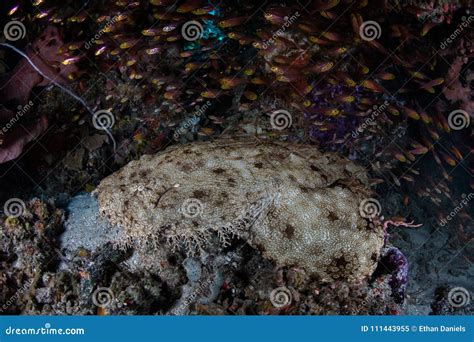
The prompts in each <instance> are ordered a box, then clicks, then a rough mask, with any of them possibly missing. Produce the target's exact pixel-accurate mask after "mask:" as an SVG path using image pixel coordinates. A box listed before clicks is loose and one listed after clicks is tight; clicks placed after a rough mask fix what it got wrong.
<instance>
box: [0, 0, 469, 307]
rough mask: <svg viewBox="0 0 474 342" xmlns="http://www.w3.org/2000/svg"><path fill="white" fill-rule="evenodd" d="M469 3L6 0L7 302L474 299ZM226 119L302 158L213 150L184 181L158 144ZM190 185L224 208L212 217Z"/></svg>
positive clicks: (202, 135)
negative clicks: (368, 204) (364, 212)
mask: <svg viewBox="0 0 474 342" xmlns="http://www.w3.org/2000/svg"><path fill="white" fill-rule="evenodd" d="M472 13H473V8H472V3H471V2H469V1H462V0H460V1H458V0H455V1H454V0H453V1H446V0H439V1H378V0H377V1H375V0H369V1H352V0H341V1H338V0H330V1H322V0H321V1H320V0H315V1H263V2H254V1H246V0H237V1H219V2H218V1H199V0H197V1H195V0H188V1H186V0H179V1H170V0H150V1H132V0H130V1H128V0H125V1H108V0H98V1H57V0H41V1H32V2H16V1H4V2H2V3H1V4H0V20H1V25H0V26H1V28H3V36H2V37H0V47H1V49H0V204H1V206H0V314H1V315H9V314H12V315H399V314H408V315H428V314H430V315H472V314H473V312H474V300H473V298H472V295H473V294H474V285H473V284H474V281H473V280H474V266H473V253H474V239H473V236H474V234H473V233H474V227H473V225H472V218H471V216H472V209H471V208H472V202H471V200H472V198H473V192H472V190H473V189H474V182H473V179H474V178H473V174H474V173H473V168H472V165H473V164H472V151H473V149H472V141H473V140H472V137H473V130H472V123H471V121H472V118H473V117H474V116H473V115H474V114H473V108H474V107H473V104H474V100H473V80H474V66H473V64H472V58H473V56H474V48H473V44H472V42H473V38H474V31H473V29H472V23H473V22H474V16H473V15H472ZM196 23H197V24H196ZM188 24H192V25H191V30H190V31H189V32H188V31H186V30H185V28H186V27H188V26H189V25H188ZM367 26H369V30H367V32H366V31H365V30H364V28H365V27H367ZM10 28H13V30H10ZM196 30H197V31H196ZM196 32H197V33H196ZM15 49H16V50H17V51H15ZM99 114H100V115H99ZM223 138H225V139H227V138H231V139H238V140H239V141H243V142H244V143H245V144H253V145H254V146H255V151H256V150H258V146H263V145H265V144H275V145H277V146H288V145H291V146H297V145H298V146H299V145H302V146H305V147H304V148H305V149H307V150H305V152H304V153H302V154H303V155H304V156H306V157H308V156H315V157H314V158H313V159H314V161H315V163H314V164H311V165H309V168H310V170H307V167H308V165H306V164H305V162H307V160H306V161H305V162H302V161H301V160H300V156H298V155H297V154H285V153H286V150H287V149H286V148H282V150H281V151H279V150H278V149H275V150H271V152H269V153H268V156H267V160H265V162H264V163H261V162H260V161H258V160H256V159H255V160H254V159H253V158H254V157H255V156H254V155H253V154H252V153H248V151H247V152H245V153H243V152H242V151H240V152H235V153H234V152H232V151H230V152H229V151H226V153H224V154H222V156H221V157H220V158H215V160H211V159H210V160H211V161H212V162H211V163H210V164H209V165H210V166H212V168H211V167H209V168H208V169H207V170H206V172H204V173H203V174H202V175H200V176H199V177H197V178H190V177H187V176H188V173H190V172H195V171H196V168H202V167H203V166H206V165H205V163H204V162H202V161H207V159H206V156H203V157H200V158H196V155H197V153H196V151H194V152H193V153H191V155H190V156H182V157H180V158H177V159H178V162H180V164H181V165H176V164H178V163H176V160H175V161H174V162H173V163H174V164H173V167H166V168H165V167H163V165H162V164H159V163H158V162H156V163H155V162H153V163H152V162H151V161H152V160H154V159H153V158H154V157H153V156H157V155H158V156H159V155H162V156H164V157H163V158H165V159H166V153H167V151H170V150H176V149H178V150H179V149H181V148H182V146H192V147H190V149H194V148H199V147H196V146H202V145H201V144H209V145H210V146H214V145H212V144H214V143H215V142H218V141H221V139H223ZM211 150H214V148H213V147H212V148H211ZM227 152H228V153H227ZM208 154H212V153H208ZM144 156H145V157H144ZM330 156H332V157H330ZM140 158H142V159H140ZM157 158H158V159H159V158H160V157H157ZM171 159H173V158H171V157H170V160H169V162H171ZM200 159H201V160H200ZM139 160H142V162H143V163H145V167H141V168H139V169H138V170H137V172H136V174H134V175H133V176H132V173H133V172H129V171H124V170H128V169H127V166H126V165H127V164H128V163H129V162H132V163H135V164H133V165H137V164H138V163H140V162H139ZM146 160H148V161H149V168H151V170H147V171H146V170H145V169H146V168H147V167H146V165H147V164H146V163H147V162H146ZM229 160H230V161H229ZM281 160H285V163H280V161H281ZM200 163H202V164H200ZM213 163H214V164H213ZM247 164H252V166H251V168H252V170H251V171H249V167H248V165H247ZM209 165H207V166H209ZM229 165H231V166H232V168H230V167H229ZM268 165H272V166H273V167H274V170H273V171H272V172H268V173H264V172H260V171H258V170H265V168H266V167H267V166H268ZM334 165H337V166H334ZM341 165H342V166H341ZM347 165H349V166H347ZM275 167H276V168H275ZM359 168H360V170H363V171H360V172H355V171H354V170H359ZM229 169H232V172H230V176H229V175H227V173H226V172H228V171H229ZM257 169H258V170H257ZM236 170H240V171H239V172H242V174H238V172H237V171H236ZM275 170H277V171H276V172H275ZM144 171H146V172H144ZM309 171H311V172H313V173H312V174H311V176H308V174H309V173H308V172H309ZM111 175H112V176H111ZM114 175H116V177H119V176H117V175H122V178H123V179H122V178H120V180H119V181H117V182H115V181H114V182H110V181H109V180H110V177H114ZM162 175H165V176H166V177H162ZM249 175H253V176H255V177H257V176H258V177H257V178H258V179H259V181H258V183H255V184H252V182H249V181H248V179H250V178H251V177H250V178H247V177H248V176H249ZM174 176H176V177H175V178H176V179H179V183H178V182H177V181H176V182H173V181H171V180H170V179H173V178H174ZM178 176H179V177H178ZM224 176H225V177H224ZM108 179H109V180H108ZM163 179H166V180H167V181H166V182H163V183H160V182H161V181H162V180H163ZM252 181H253V180H252ZM224 183H225V184H224ZM111 184H112V185H111ZM295 184H298V187H297V188H296V189H295V188H294V185H295ZM162 188H163V189H162ZM229 188H232V189H229ZM104 189H105V190H104ZM174 189H177V190H176V191H174ZM222 190H225V191H222ZM101 191H104V193H105V195H104V194H102V195H101ZM97 192H99V194H97ZM224 192H225V194H223V193H224ZM214 193H218V194H219V196H222V198H221V197H218V196H214V195H213V194H214ZM150 194H151V195H150ZM181 194H183V195H182V196H184V197H182V196H181ZM267 194H269V196H267ZM211 195H212V196H211ZM180 196H181V197H180ZM206 196H207V197H206ZM338 196H339V197H338ZM211 197H212V198H211ZM335 198H339V199H340V200H339V202H338V201H337V200H335ZM367 198H369V199H371V200H374V201H373V203H375V204H376V206H375V209H374V208H372V209H374V210H375V211H376V215H374V216H372V215H369V216H370V217H362V218H361V217H360V215H359V210H358V208H357V205H359V204H360V203H359V202H361V201H360V200H361V199H367ZM185 199H192V200H198V201H194V202H192V203H190V204H191V207H190V208H191V212H190V213H188V215H184V216H182V215H181V214H180V215H181V216H180V215H177V216H175V215H174V214H173V213H176V214H177V213H179V211H177V210H175V209H176V208H175V207H176V206H180V205H181V204H182V201H183V200H185ZM293 199H294V200H295V201H294V202H292V201H293ZM341 199H343V200H341ZM279 201H280V202H279ZM202 203H204V204H210V206H208V207H207V209H210V212H211V213H212V214H213V215H214V217H210V219H209V220H210V221H209V220H208V221H209V222H218V223H219V225H218V226H219V228H220V227H221V225H224V227H225V224H226V223H229V222H228V220H227V219H228V217H227V216H229V217H231V218H234V219H235V220H234V221H231V222H230V223H231V226H228V227H226V229H223V230H222V231H219V230H216V231H213V232H208V229H207V228H208V227H207V226H206V225H205V224H204V223H206V222H208V221H206V217H202V220H200V219H201V218H198V217H197V216H199V215H196V211H195V210H197V211H199V210H200V209H201V208H200V205H201V204H202ZM276 203H277V204H278V203H280V204H281V203H283V204H282V205H280V206H278V205H276ZM288 203H290V204H291V203H293V204H291V205H289V206H288ZM130 204H133V205H130ZM344 204H348V205H347V206H345V205H344ZM196 205H197V207H196ZM162 206H164V207H162ZM150 208H151V209H152V215H154V213H155V209H156V208H159V209H160V210H162V211H160V214H164V216H163V217H165V218H166V220H168V221H166V220H164V221H163V222H162V221H161V218H160V219H157V217H153V216H152V217H151V224H147V223H145V222H144V221H143V220H144V219H148V217H145V216H144V215H145V214H146V213H148V212H149V210H150ZM269 208H270V209H269ZM275 208H276V209H275ZM348 208H349V209H350V210H349V209H348ZM242 212H244V213H249V215H248V217H244V218H241V217H240V216H239V215H240V213H242ZM170 213H171V214H170ZM262 213H264V214H262ZM107 215H108V216H109V217H107ZM354 215H355V216H354ZM211 216H212V215H211ZM170 217H171V218H172V220H169V219H170ZM226 220H227V221H226ZM262 220H263V221H262ZM170 221H172V222H171V223H173V224H170ZM157 222H159V224H157ZM338 222H339V224H338ZM341 222H343V223H341ZM384 222H385V223H387V225H384ZM388 222H392V223H393V222H395V223H397V224H395V225H393V224H388ZM410 222H412V224H410ZM182 223H184V228H183V225H181V224H182ZM235 224H239V225H242V226H243V227H244V228H245V229H240V228H239V229H231V228H233V227H234V225H235ZM341 227H342V229H339V228H341ZM190 229H191V231H192V232H194V231H193V229H196V232H198V233H196V234H194V233H193V234H189V231H190ZM271 229H275V232H276V234H272V230H271ZM124 232H125V233H126V234H125V235H126V236H125V237H124V236H123V235H124ZM351 233H352V234H351ZM293 237H294V239H293V240H292V238H293ZM286 239H288V240H291V243H288V241H286ZM308 241H310V242H309V243H308ZM288 246H290V247H289V248H288ZM351 249H352V253H351V252H350V251H351ZM389 252H390V253H392V254H387V253H389ZM320 256H324V258H323V257H320ZM354 256H355V257H354ZM352 257H354V258H352ZM354 260H355V261H354Z"/></svg>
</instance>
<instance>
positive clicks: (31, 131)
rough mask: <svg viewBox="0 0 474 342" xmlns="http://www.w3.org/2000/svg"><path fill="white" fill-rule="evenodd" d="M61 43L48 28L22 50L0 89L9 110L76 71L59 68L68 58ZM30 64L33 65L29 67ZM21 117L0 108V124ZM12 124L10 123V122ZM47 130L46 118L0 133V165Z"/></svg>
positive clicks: (63, 66)
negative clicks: (35, 90) (35, 88)
mask: <svg viewBox="0 0 474 342" xmlns="http://www.w3.org/2000/svg"><path fill="white" fill-rule="evenodd" d="M63 45H64V42H63V40H62V39H61V36H60V34H59V31H58V29H57V28H56V27H54V26H49V27H47V28H46V29H45V31H44V32H43V33H42V34H41V35H40V37H39V38H38V39H37V40H36V41H35V42H34V43H33V44H31V46H29V47H27V48H26V52H25V54H26V56H27V57H28V58H29V60H27V59H22V60H21V61H20V62H19V63H18V64H17V65H16V66H15V68H14V69H13V70H12V71H11V73H10V75H9V76H8V77H7V79H6V81H5V82H4V84H3V85H2V87H1V89H0V95H1V97H2V101H3V102H4V103H5V104H9V105H11V106H17V105H23V104H25V103H26V102H27V101H28V99H29V98H30V94H31V91H32V90H33V88H34V87H36V86H47V85H49V84H50V83H52V82H53V83H54V82H56V83H58V84H65V83H66V82H67V80H68V75H70V74H72V73H74V72H76V71H77V69H76V67H75V66H74V65H63V64H61V62H62V61H63V60H64V59H65V58H67V57H69V56H68V55H67V53H60V51H61V48H62V47H63ZM33 64H34V65H33ZM21 116H22V115H18V113H17V114H15V113H14V112H13V111H12V110H9V109H8V108H5V107H4V106H2V107H0V121H1V122H10V123H11V122H14V123H16V121H18V120H19V119H20V117H21ZM12 120H14V121H12ZM47 126H48V120H47V118H46V116H43V117H41V118H40V120H38V121H37V122H35V123H32V124H29V125H16V124H14V127H12V128H11V129H10V128H9V129H8V130H5V129H3V128H2V131H1V132H0V163H4V162H7V161H10V160H13V159H15V158H17V157H18V156H19V155H20V154H21V152H22V150H23V148H24V147H25V145H26V144H27V143H29V142H30V141H32V140H34V139H36V138H37V137H38V136H39V135H40V134H41V133H42V132H43V131H44V130H45V129H46V128H47Z"/></svg>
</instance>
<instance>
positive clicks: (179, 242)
mask: <svg viewBox="0 0 474 342" xmlns="http://www.w3.org/2000/svg"><path fill="white" fill-rule="evenodd" d="M96 193H97V195H98V201H99V210H100V212H101V214H102V215H103V216H104V217H106V218H107V219H108V220H109V221H110V223H111V224H112V225H118V226H120V227H122V228H123V235H122V236H121V237H120V238H119V239H117V241H115V242H116V243H117V244H119V245H133V246H134V247H135V249H136V250H137V251H138V252H139V253H142V254H145V253H147V254H148V256H149V254H150V253H151V254H152V253H153V248H151V249H150V246H153V245H155V246H156V244H165V243H170V244H171V245H172V247H173V248H174V249H181V248H183V247H184V250H186V252H187V254H188V255H194V254H199V253H202V252H206V251H209V250H210V249H211V248H212V246H213V243H214V241H217V237H219V238H220V243H219V244H218V245H219V246H221V247H225V246H227V245H228V243H229V242H230V239H231V237H233V236H238V237H240V238H242V239H244V240H245V241H247V242H248V243H249V244H250V245H251V246H253V247H254V248H256V249H257V250H259V251H260V252H262V254H263V255H264V256H265V257H266V258H268V259H270V260H273V261H274V262H275V263H276V264H277V265H278V266H298V267H302V268H304V269H305V270H306V271H307V272H308V273H309V274H311V275H314V276H316V277H317V278H319V279H320V280H322V281H334V280H338V279H339V280H348V281H350V282H354V281H358V280H361V279H363V278H366V277H368V276H370V274H372V272H373V271H374V269H375V267H376V265H377V261H378V259H379V256H380V251H381V249H382V247H383V245H384V235H385V233H384V229H383V227H382V226H381V225H378V224H374V223H373V222H370V221H369V220H367V219H366V218H364V217H362V216H361V214H360V210H359V207H360V204H361V202H362V201H363V200H364V199H366V198H367V197H369V195H370V191H369V190H368V179H367V175H366V173H365V170H364V169H363V168H361V167H359V166H357V165H356V164H354V163H353V162H351V161H348V160H345V159H343V158H340V157H338V156H337V155H336V154H333V153H320V152H318V151H317V150H316V149H314V147H313V146H308V145H294V144H288V143H251V142H239V141H235V140H230V141H226V140H221V141H216V142H206V143H197V144H194V145H184V146H178V147H174V148H170V149H168V150H167V151H165V152H164V153H160V154H157V155H146V156H143V157H142V158H141V159H140V160H137V161H133V162H131V163H129V164H128V165H127V166H125V167H124V168H122V169H121V170H119V171H118V172H116V173H114V174H112V175H111V176H109V177H107V178H105V179H104V180H103V181H102V182H101V183H100V184H99V186H98V188H97V189H96ZM214 245H215V244H214ZM147 260H153V259H152V258H148V259H147Z"/></svg>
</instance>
